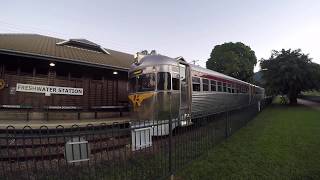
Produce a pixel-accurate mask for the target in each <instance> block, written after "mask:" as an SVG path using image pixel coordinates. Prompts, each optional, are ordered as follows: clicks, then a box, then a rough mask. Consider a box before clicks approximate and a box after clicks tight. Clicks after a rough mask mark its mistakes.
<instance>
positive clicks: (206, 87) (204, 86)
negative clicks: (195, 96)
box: [202, 79, 209, 91]
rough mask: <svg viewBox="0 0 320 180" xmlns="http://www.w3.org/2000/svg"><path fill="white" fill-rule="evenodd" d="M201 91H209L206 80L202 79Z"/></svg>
mask: <svg viewBox="0 0 320 180" xmlns="http://www.w3.org/2000/svg"><path fill="white" fill-rule="evenodd" d="M202 90H203V91H209V80H208V79H202Z"/></svg>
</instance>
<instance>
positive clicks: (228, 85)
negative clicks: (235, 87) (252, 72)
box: [227, 84, 231, 93]
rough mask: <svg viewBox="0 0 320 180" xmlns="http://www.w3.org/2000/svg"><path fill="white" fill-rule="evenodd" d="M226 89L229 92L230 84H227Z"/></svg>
mask: <svg viewBox="0 0 320 180" xmlns="http://www.w3.org/2000/svg"><path fill="white" fill-rule="evenodd" d="M227 91H228V93H231V84H227Z"/></svg>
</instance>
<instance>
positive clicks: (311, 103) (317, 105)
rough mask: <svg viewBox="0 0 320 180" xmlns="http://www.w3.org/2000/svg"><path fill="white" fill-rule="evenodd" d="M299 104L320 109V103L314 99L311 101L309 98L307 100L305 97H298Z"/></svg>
mask: <svg viewBox="0 0 320 180" xmlns="http://www.w3.org/2000/svg"><path fill="white" fill-rule="evenodd" d="M298 104H302V105H305V106H309V107H312V108H315V109H317V110H320V103H317V102H314V101H309V100H305V99H298Z"/></svg>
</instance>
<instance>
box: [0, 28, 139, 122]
mask: <svg viewBox="0 0 320 180" xmlns="http://www.w3.org/2000/svg"><path fill="white" fill-rule="evenodd" d="M0 59H1V60H0V120H11V119H17V120H19V119H21V120H37V119H39V120H43V119H47V120H51V119H60V120H63V119H93V118H104V117H109V116H114V115H115V114H117V113H115V112H117V111H118V110H117V108H121V107H122V106H126V105H127V80H128V74H127V71H128V69H129V67H130V65H131V63H132V62H133V59H134V58H133V55H131V54H127V53H123V52H118V51H114V50H111V49H105V48H103V47H101V46H99V45H97V44H95V43H93V42H90V41H88V40H85V39H70V40H63V39H58V38H53V37H48V36H42V35H37V34H0ZM110 111H111V112H110Z"/></svg>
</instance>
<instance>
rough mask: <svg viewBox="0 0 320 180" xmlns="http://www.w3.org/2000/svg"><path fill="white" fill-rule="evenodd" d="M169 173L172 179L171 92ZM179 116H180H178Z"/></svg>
mask: <svg viewBox="0 0 320 180" xmlns="http://www.w3.org/2000/svg"><path fill="white" fill-rule="evenodd" d="M169 109H170V112H169V173H170V179H171V180H173V179H174V175H173V171H172V115H171V113H172V111H171V93H170V94H169ZM179 117H180V116H179Z"/></svg>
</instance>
